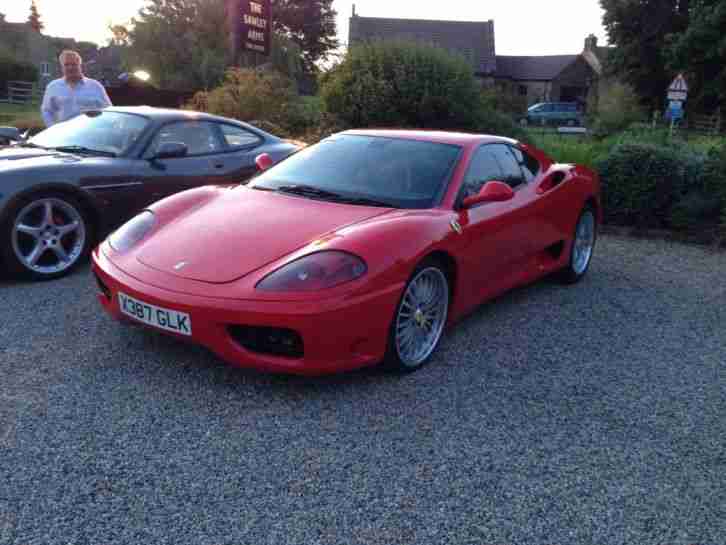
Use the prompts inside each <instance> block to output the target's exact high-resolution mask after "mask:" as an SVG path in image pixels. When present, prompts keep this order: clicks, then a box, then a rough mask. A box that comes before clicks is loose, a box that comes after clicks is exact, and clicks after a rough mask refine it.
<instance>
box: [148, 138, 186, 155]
mask: <svg viewBox="0 0 726 545" xmlns="http://www.w3.org/2000/svg"><path fill="white" fill-rule="evenodd" d="M188 151H189V148H187V145H186V144H182V143H181V142H165V143H163V144H162V145H161V146H159V149H158V150H156V154H155V155H154V157H153V159H173V158H176V157H185V156H186V154H187V152H188Z"/></svg>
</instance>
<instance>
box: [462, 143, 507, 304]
mask: <svg viewBox="0 0 726 545" xmlns="http://www.w3.org/2000/svg"><path fill="white" fill-rule="evenodd" d="M496 151H497V150H496V148H495V147H494V145H492V144H486V145H483V146H481V147H480V148H479V149H477V150H476V151H475V152H474V154H473V155H472V158H471V160H470V162H469V166H468V169H467V172H466V174H465V175H464V179H463V182H462V188H461V192H460V194H459V197H458V199H457V201H458V202H461V201H463V199H464V198H466V197H468V196H470V195H475V194H477V193H478V192H479V191H480V189H481V188H482V187H483V186H484V184H486V183H487V182H489V181H504V182H506V175H505V172H504V171H503V170H502V167H501V166H500V162H499V161H498V160H497V157H496ZM514 200H516V196H515V199H513V200H512V201H507V202H489V203H482V204H479V205H476V206H473V207H472V208H468V209H462V210H460V212H459V217H458V223H459V225H460V226H461V230H462V232H461V235H462V237H463V242H464V249H463V252H462V256H461V259H462V260H463V261H464V263H465V264H464V267H465V269H466V270H467V271H469V272H470V274H471V275H472V278H473V281H471V282H468V288H469V289H470V290H471V293H470V294H469V295H470V296H471V297H473V298H474V299H475V300H479V299H481V298H484V297H487V296H488V295H490V294H491V293H494V292H497V291H500V290H502V289H506V288H507V287H509V286H510V284H509V281H508V278H511V277H512V271H513V269H514V268H515V267H516V263H517V261H518V257H519V255H520V250H519V248H518V245H519V244H521V241H520V240H517V233H519V232H521V228H520V227H519V226H518V225H516V221H517V218H518V217H519V216H518V215H517V214H516V210H517V206H518V205H517V204H516V203H515V202H513V201H514Z"/></svg>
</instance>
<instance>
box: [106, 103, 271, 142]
mask: <svg viewBox="0 0 726 545" xmlns="http://www.w3.org/2000/svg"><path fill="white" fill-rule="evenodd" d="M106 110H108V111H110V112H121V113H129V114H137V115H143V116H145V117H148V118H150V119H153V120H154V121H156V122H160V123H166V122H169V121H182V120H186V119H197V120H202V121H222V122H225V123H234V124H236V125H242V126H245V127H249V128H252V129H254V130H256V131H257V132H262V133H264V134H268V135H269V136H273V137H274V135H270V134H269V133H268V132H266V131H264V130H262V129H260V128H259V127H255V126H254V125H250V124H249V123H245V122H243V121H239V120H237V119H231V118H228V117H222V116H219V115H212V114H207V113H204V112H197V111H194V110H177V109H172V108H156V107H153V106H109V107H108V108H106ZM274 138H276V137H274Z"/></svg>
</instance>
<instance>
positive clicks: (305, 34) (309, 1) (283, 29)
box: [272, 0, 339, 73]
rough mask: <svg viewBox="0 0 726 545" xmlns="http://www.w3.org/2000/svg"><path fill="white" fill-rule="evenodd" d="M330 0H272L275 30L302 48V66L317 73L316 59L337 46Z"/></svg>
mask: <svg viewBox="0 0 726 545" xmlns="http://www.w3.org/2000/svg"><path fill="white" fill-rule="evenodd" d="M332 4H333V0H272V20H273V26H274V28H275V31H276V32H278V33H279V34H281V35H283V36H285V37H287V38H289V39H290V40H292V41H293V42H294V43H296V44H297V45H298V47H299V48H300V50H301V51H302V56H303V64H304V68H305V70H306V71H307V72H309V73H314V72H317V68H316V64H315V63H316V62H318V61H321V60H325V59H326V58H327V57H328V55H329V54H330V52H331V51H333V50H334V49H336V48H337V47H338V45H339V44H338V40H337V38H336V34H337V30H336V24H335V17H336V15H337V13H336V11H335V10H334V9H333V7H332Z"/></svg>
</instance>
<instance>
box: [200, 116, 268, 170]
mask: <svg viewBox="0 0 726 545" xmlns="http://www.w3.org/2000/svg"><path fill="white" fill-rule="evenodd" d="M216 126H217V128H218V129H219V132H220V137H221V139H222V143H223V145H224V148H225V152H224V153H222V154H220V155H218V156H215V157H214V159H213V163H212V166H213V167H214V170H215V177H216V178H217V179H218V180H220V182H219V183H242V182H245V181H247V180H248V179H249V178H250V177H252V175H254V174H255V173H256V172H257V165H256V164H255V158H256V157H257V156H258V155H259V154H260V153H262V152H263V151H264V140H263V139H262V138H261V137H260V136H258V135H257V134H255V133H253V132H252V131H249V130H247V129H245V128H244V127H240V126H238V125H232V124H231V123H217V124H216Z"/></svg>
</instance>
